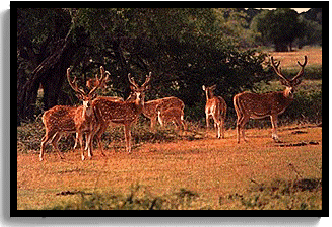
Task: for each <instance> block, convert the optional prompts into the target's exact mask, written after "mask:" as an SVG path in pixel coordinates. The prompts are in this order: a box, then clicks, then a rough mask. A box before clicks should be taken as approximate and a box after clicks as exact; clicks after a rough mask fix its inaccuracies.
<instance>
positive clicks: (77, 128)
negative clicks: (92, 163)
mask: <svg viewBox="0 0 332 227" xmlns="http://www.w3.org/2000/svg"><path fill="white" fill-rule="evenodd" d="M70 71H71V70H70V68H68V69H67V79H68V82H69V85H70V86H71V87H72V88H73V89H74V91H75V92H76V95H77V97H78V98H79V99H81V100H83V105H81V106H78V107H74V106H68V105H56V106H54V107H52V108H51V109H50V110H48V111H46V112H45V113H44V115H43V122H44V125H45V128H46V135H45V137H44V138H43V139H42V141H41V147H40V153H39V160H40V161H42V160H43V159H44V150H45V146H46V144H47V143H49V142H51V143H52V145H53V147H54V149H55V150H56V151H57V152H58V154H59V156H60V158H64V157H63V155H62V154H61V152H60V150H59V148H58V142H59V140H60V138H61V136H62V135H63V134H67V133H75V132H76V133H77V138H78V139H79V141H80V144H81V158H82V160H84V150H83V145H82V143H83V139H82V137H83V133H84V132H86V133H87V139H86V147H85V149H86V150H88V156H89V157H91V156H92V143H91V138H92V137H93V135H94V134H95V133H96V131H97V130H98V129H99V126H98V124H97V119H96V118H95V115H94V113H93V109H92V105H91V104H92V100H93V99H94V98H95V97H96V93H95V91H96V89H97V88H98V87H99V85H100V84H101V82H102V80H103V78H104V69H103V67H100V72H101V77H100V78H97V80H98V81H99V82H98V83H97V85H96V86H95V87H93V88H92V89H91V90H90V92H89V93H88V94H86V93H85V92H84V90H83V89H80V88H78V86H77V81H76V77H75V78H74V80H73V81H71V79H70Z"/></svg>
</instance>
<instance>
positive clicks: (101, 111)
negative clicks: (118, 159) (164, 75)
mask: <svg viewBox="0 0 332 227" xmlns="http://www.w3.org/2000/svg"><path fill="white" fill-rule="evenodd" d="M128 79H129V83H130V89H131V90H132V92H133V96H134V97H135V98H134V100H130V101H128V100H126V101H114V100H108V99H105V98H103V97H98V98H96V99H94V100H93V102H92V106H93V108H94V112H95V114H96V117H97V119H98V122H99V124H100V127H101V128H104V127H107V126H108V125H109V124H110V123H113V124H120V125H124V131H125V140H126V151H128V152H129V153H130V152H131V126H132V125H133V124H134V123H135V122H136V121H137V119H138V116H139V115H140V114H141V113H142V111H143V106H144V96H145V92H146V91H147V90H148V89H149V83H150V80H151V72H150V73H149V75H148V76H146V80H145V82H144V83H143V84H142V86H139V85H137V84H136V83H135V81H134V79H133V78H131V77H130V74H128Z"/></svg>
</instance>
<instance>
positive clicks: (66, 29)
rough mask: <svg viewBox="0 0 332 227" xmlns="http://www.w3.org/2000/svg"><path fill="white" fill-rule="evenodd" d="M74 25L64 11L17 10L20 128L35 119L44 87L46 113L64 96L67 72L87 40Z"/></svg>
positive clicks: (18, 109) (18, 112) (18, 119)
mask: <svg viewBox="0 0 332 227" xmlns="http://www.w3.org/2000/svg"><path fill="white" fill-rule="evenodd" d="M71 21H72V18H71V15H70V11H68V10H64V9H17V77H18V80H17V91H18V94H17V125H19V124H20V122H21V120H25V119H32V118H33V117H34V113H35V108H34V107H35V103H36V97H37V90H38V88H39V85H40V84H41V85H42V86H43V87H44V91H45V94H44V104H45V108H46V109H49V108H50V107H52V106H54V105H56V104H57V103H58V98H59V96H61V95H62V94H63V93H62V92H61V87H62V84H63V81H64V79H65V72H66V69H67V68H68V67H69V66H70V64H71V63H72V59H73V56H75V55H78V56H80V55H79V53H80V51H79V50H80V47H81V46H82V45H84V41H85V40H86V35H85V34H84V32H82V31H81V30H80V29H73V27H72V26H71V25H72V24H71ZM74 33H75V36H76V38H75V40H74V39H73V34H74Z"/></svg>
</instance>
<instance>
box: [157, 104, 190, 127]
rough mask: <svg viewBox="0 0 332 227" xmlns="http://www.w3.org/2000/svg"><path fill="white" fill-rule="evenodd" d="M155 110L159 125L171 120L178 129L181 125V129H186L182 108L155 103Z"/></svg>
mask: <svg viewBox="0 0 332 227" xmlns="http://www.w3.org/2000/svg"><path fill="white" fill-rule="evenodd" d="M156 110H157V113H158V121H159V124H160V125H161V126H163V125H164V124H167V123H169V122H173V123H174V124H175V125H176V127H177V128H178V129H179V128H180V127H181V126H182V128H183V130H187V127H186V124H185V122H184V112H183V109H182V108H179V107H165V106H164V105H157V107H156Z"/></svg>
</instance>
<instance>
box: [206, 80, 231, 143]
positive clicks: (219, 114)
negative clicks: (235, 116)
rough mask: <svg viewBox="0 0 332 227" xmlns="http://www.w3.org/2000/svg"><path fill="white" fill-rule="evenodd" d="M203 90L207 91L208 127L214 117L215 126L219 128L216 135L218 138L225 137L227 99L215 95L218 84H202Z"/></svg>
mask: <svg viewBox="0 0 332 227" xmlns="http://www.w3.org/2000/svg"><path fill="white" fill-rule="evenodd" d="M202 88H203V91H205V93H206V104H205V116H206V128H207V129H208V128H209V121H210V118H211V117H212V119H213V121H214V128H216V129H217V133H216V136H217V138H218V139H220V138H224V134H225V119H226V111H227V105H226V102H225V100H224V99H223V98H222V97H221V96H215V95H214V94H213V91H214V90H215V89H216V85H213V86H211V87H205V86H204V85H203V86H202Z"/></svg>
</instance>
